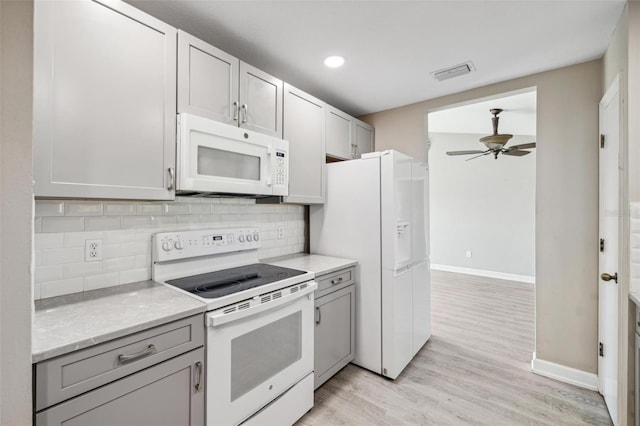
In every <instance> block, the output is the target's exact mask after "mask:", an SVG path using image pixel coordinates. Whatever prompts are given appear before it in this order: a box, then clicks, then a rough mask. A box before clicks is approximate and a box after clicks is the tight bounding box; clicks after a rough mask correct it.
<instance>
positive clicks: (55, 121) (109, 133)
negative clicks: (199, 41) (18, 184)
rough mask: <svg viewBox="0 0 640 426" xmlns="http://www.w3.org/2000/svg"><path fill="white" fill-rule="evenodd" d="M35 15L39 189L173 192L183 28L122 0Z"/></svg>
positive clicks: (81, 194) (53, 4)
mask: <svg viewBox="0 0 640 426" xmlns="http://www.w3.org/2000/svg"><path fill="white" fill-rule="evenodd" d="M34 21H35V22H34V28H35V31H34V51H35V54H34V181H35V186H34V193H35V195H36V196H43V197H73V198H121V199H138V200H140V199H155V200H171V199H173V198H174V177H175V173H174V172H175V170H174V168H175V150H176V38H177V36H176V29H175V28H173V27H171V26H169V25H167V24H165V23H164V22H162V21H159V20H157V19H155V18H153V17H152V16H150V15H147V14H146V13H143V12H141V11H140V10H138V9H136V8H134V7H132V6H131V5H129V4H127V3H124V2H122V1H117V0H113V1H107V0H86V1H37V2H35V5H34Z"/></svg>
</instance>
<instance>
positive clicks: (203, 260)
mask: <svg viewBox="0 0 640 426" xmlns="http://www.w3.org/2000/svg"><path fill="white" fill-rule="evenodd" d="M260 245H261V242H260V233H259V231H258V228H253V227H249V228H233V229H207V230H195V231H177V232H164V233H158V234H155V235H153V237H152V260H153V262H152V277H153V279H154V280H155V281H158V282H161V283H164V284H165V285H169V286H172V287H174V288H176V289H178V290H179V291H183V292H186V293H187V294H189V295H190V296H192V297H195V298H197V299H198V300H201V301H202V302H204V303H206V304H207V313H206V316H205V327H206V328H207V331H206V353H207V355H206V359H207V365H206V377H207V380H206V386H205V392H206V401H207V407H206V418H207V425H238V424H246V425H253V424H255V425H269V424H274V425H287V424H289V425H290V424H293V423H294V422H295V421H296V420H298V419H299V418H300V417H301V416H302V415H304V413H306V412H307V411H308V410H310V409H311V407H313V333H314V329H313V324H314V323H313V309H314V301H313V292H314V291H315V289H316V288H317V284H316V282H315V281H313V278H314V275H313V273H311V272H306V271H298V270H295V269H289V268H283V267H279V266H274V265H269V264H265V263H260V262H258V257H257V256H258V249H259V248H260Z"/></svg>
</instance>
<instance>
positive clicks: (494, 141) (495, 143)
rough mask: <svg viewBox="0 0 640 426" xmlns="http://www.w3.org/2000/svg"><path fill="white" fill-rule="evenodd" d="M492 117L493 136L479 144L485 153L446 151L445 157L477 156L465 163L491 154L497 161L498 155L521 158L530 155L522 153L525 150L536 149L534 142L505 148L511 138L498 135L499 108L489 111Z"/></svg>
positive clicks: (487, 137) (481, 139)
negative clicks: (483, 147)
mask: <svg viewBox="0 0 640 426" xmlns="http://www.w3.org/2000/svg"><path fill="white" fill-rule="evenodd" d="M489 112H491V114H493V117H492V118H491V124H492V125H493V134H492V135H489V136H485V137H482V138H480V142H482V143H483V144H484V145H485V146H486V147H487V148H488V149H487V150H486V151H477V150H471V151H448V152H447V155H471V154H479V155H476V156H475V157H471V158H468V159H467V160H466V161H469V160H473V159H474V158H478V157H483V156H485V155H489V154H493V156H494V158H495V159H496V160H497V159H498V154H503V155H510V156H514V157H522V156H523V155H527V154H530V153H531V151H524V150H525V149H532V148H535V147H536V143H535V142H530V143H525V144H520V145H513V146H512V147H509V148H505V147H504V146H505V145H506V144H507V142H509V140H510V139H511V138H512V137H513V135H510V134H507V133H505V134H502V135H501V134H499V133H498V122H499V120H500V118H499V117H498V114H500V113H501V112H502V110H501V109H500V108H492V109H490V110H489Z"/></svg>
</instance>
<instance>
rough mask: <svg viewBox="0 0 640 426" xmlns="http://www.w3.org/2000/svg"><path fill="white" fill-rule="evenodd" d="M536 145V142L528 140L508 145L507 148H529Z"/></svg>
mask: <svg viewBox="0 0 640 426" xmlns="http://www.w3.org/2000/svg"><path fill="white" fill-rule="evenodd" d="M535 147H536V143H535V142H529V143H523V144H520V145H513V146H510V147H509V148H507V149H508V150H511V149H531V148H535Z"/></svg>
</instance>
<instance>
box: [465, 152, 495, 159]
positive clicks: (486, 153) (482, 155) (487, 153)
mask: <svg viewBox="0 0 640 426" xmlns="http://www.w3.org/2000/svg"><path fill="white" fill-rule="evenodd" d="M489 154H492V152H491V150H488V151H485V152H483V153H482V154H480V155H476V156H475V157H471V158H467V159H466V160H464V161H469V160H473V159H475V158H478V157H484V156H485V155H489Z"/></svg>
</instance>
